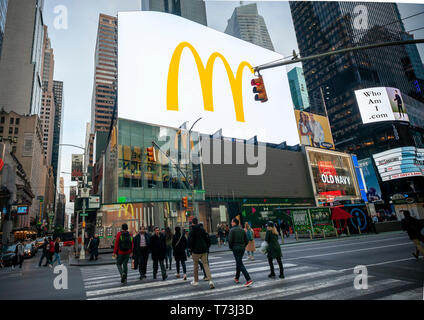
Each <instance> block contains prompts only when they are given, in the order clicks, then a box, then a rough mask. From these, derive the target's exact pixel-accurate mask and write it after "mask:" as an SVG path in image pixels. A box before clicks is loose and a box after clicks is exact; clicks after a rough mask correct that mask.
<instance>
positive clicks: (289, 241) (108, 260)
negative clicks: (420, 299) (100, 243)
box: [69, 231, 399, 267]
mask: <svg viewBox="0 0 424 320" xmlns="http://www.w3.org/2000/svg"><path fill="white" fill-rule="evenodd" d="M388 233H399V231H393V232H385V233H384V234H388ZM374 236H377V235H376V234H374V233H372V234H370V233H366V234H361V235H359V234H354V235H351V236H349V237H347V236H339V237H338V238H336V237H328V238H326V239H323V238H316V239H310V238H303V239H299V240H298V241H296V238H295V236H294V235H290V237H289V238H285V239H284V243H283V244H281V238H279V242H280V244H281V245H282V246H295V245H298V244H302V243H305V242H314V241H322V242H327V241H342V240H349V239H354V238H358V237H361V238H363V237H374ZM262 242H263V240H261V239H259V238H256V239H255V247H256V248H259V247H260V246H261V244H262ZM226 251H230V249H229V248H228V245H226V246H224V245H223V246H221V247H218V245H217V244H213V245H211V247H210V250H209V252H210V253H218V252H226ZM112 253H113V250H112V249H108V248H106V249H99V257H98V260H97V261H89V258H90V255H89V254H88V253H86V259H85V260H79V259H76V258H75V257H74V255H73V253H71V252H70V254H69V264H70V265H71V266H81V267H82V266H93V265H108V264H115V263H116V260H114V259H112Z"/></svg>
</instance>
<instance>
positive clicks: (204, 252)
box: [188, 217, 215, 289]
mask: <svg viewBox="0 0 424 320" xmlns="http://www.w3.org/2000/svg"><path fill="white" fill-rule="evenodd" d="M198 223H199V220H198V219H197V218H196V217H194V218H193V220H192V224H193V225H192V228H191V231H190V234H189V236H188V245H189V248H190V251H191V252H192V258H193V273H194V280H193V281H192V282H191V285H193V286H197V285H198V284H199V261H201V262H202V263H203V267H204V269H205V273H206V277H207V279H208V280H209V287H210V288H211V289H214V288H215V286H214V283H213V281H212V275H211V272H210V270H209V264H208V251H209V249H208V248H209V246H210V239H209V236H208V234H207V232H206V231H205V229H203V228H202V227H201V226H200V225H199V224H198Z"/></svg>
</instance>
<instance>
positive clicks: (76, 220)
mask: <svg viewBox="0 0 424 320" xmlns="http://www.w3.org/2000/svg"><path fill="white" fill-rule="evenodd" d="M74 214H75V257H77V256H78V223H79V221H78V220H79V219H78V212H75V211H74Z"/></svg>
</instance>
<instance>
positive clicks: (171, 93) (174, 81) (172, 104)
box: [166, 42, 254, 122]
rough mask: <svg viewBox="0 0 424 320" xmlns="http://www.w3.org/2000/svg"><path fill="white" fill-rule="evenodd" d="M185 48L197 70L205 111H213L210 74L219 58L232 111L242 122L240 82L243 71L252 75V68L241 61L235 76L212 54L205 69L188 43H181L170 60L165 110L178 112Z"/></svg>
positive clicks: (228, 66)
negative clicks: (227, 82)
mask: <svg viewBox="0 0 424 320" xmlns="http://www.w3.org/2000/svg"><path fill="white" fill-rule="evenodd" d="M185 48H189V49H190V51H191V53H192V54H193V57H194V60H195V63H196V66H197V70H198V72H199V78H200V84H201V87H202V93H203V105H204V109H205V110H206V111H214V107H213V94H212V78H213V77H212V73H213V67H214V64H215V60H216V59H217V58H220V59H221V61H222V63H223V64H224V66H225V69H226V71H227V75H228V79H229V81H230V86H231V92H232V95H233V100H234V109H235V113H236V120H237V121H239V122H244V109H243V96H242V80H243V70H244V68H245V67H248V68H249V70H250V72H252V73H254V70H253V67H252V66H251V65H250V64H249V63H248V62H246V61H242V62H241V63H240V64H239V66H238V68H237V73H236V76H235V77H234V73H233V71H232V70H231V67H230V65H229V64H228V61H227V59H225V57H224V56H223V55H222V54H220V53H219V52H214V53H212V54H211V55H210V57H209V59H208V61H207V63H206V67H205V66H204V64H203V62H202V59H201V58H200V56H199V54H198V53H197V51H196V49H195V48H194V47H193V46H192V45H191V44H190V43H188V42H181V43H180V44H179V45H178V46H177V47H176V48H175V50H174V53H173V55H172V58H171V63H170V65H169V70H168V82H167V89H166V108H167V110H173V111H178V107H179V106H178V74H179V69H180V60H181V54H182V52H183V50H184V49H185Z"/></svg>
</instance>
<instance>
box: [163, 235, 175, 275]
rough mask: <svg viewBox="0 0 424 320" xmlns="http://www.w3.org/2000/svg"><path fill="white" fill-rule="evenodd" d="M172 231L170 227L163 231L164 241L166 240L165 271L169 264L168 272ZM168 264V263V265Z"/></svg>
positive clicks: (170, 260)
mask: <svg viewBox="0 0 424 320" xmlns="http://www.w3.org/2000/svg"><path fill="white" fill-rule="evenodd" d="M172 237H173V235H172V231H171V228H170V227H166V229H165V240H166V257H165V262H166V269H168V264H169V270H171V266H172ZM168 262H169V263H168Z"/></svg>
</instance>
